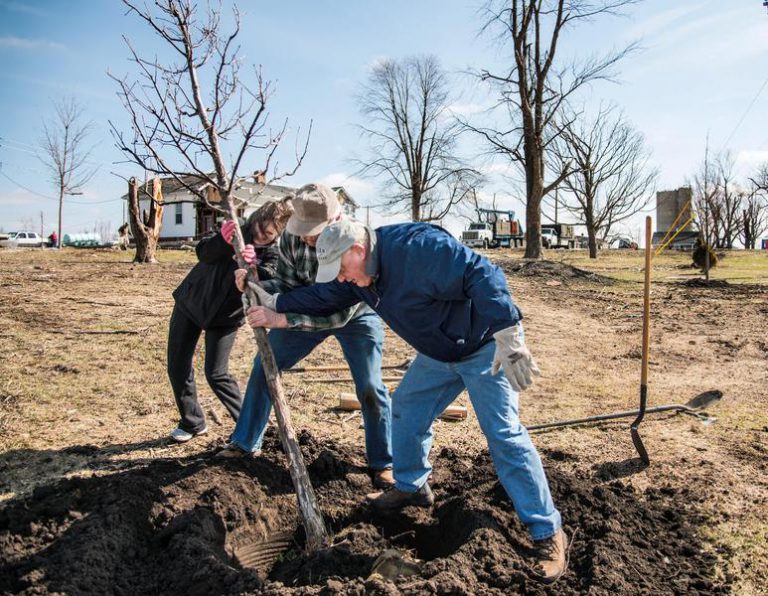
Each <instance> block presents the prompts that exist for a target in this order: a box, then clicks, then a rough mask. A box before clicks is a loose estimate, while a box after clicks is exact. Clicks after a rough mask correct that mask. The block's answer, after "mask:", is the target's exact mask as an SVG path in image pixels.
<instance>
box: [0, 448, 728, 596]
mask: <svg viewBox="0 0 768 596" xmlns="http://www.w3.org/2000/svg"><path fill="white" fill-rule="evenodd" d="M300 439H301V440H300V442H301V444H302V449H303V450H304V453H305V457H306V458H307V463H308V466H309V470H310V475H311V476H312V481H313V483H314V485H315V487H316V489H317V494H318V499H319V502H320V505H321V508H322V510H323V514H324V516H325V519H326V522H327V523H328V525H329V527H330V528H331V530H332V531H333V533H334V534H335V545H334V547H333V548H330V549H325V550H322V551H319V552H315V553H310V554H307V553H304V552H302V545H301V541H302V537H301V536H302V532H301V530H300V527H299V524H298V518H297V508H296V500H295V496H294V494H293V488H292V485H291V481H290V477H289V475H288V473H287V471H286V470H285V460H284V457H283V455H282V453H281V452H280V449H279V443H278V441H277V439H276V437H275V436H274V434H273V433H270V434H269V435H268V439H267V442H266V448H265V457H263V458H259V459H256V460H249V461H239V462H225V463H220V462H219V461H218V460H214V459H208V458H202V459H196V460H195V459H191V460H187V461H184V460H181V461H179V460H159V461H155V462H152V463H150V464H149V465H146V466H144V467H141V468H138V469H132V470H128V471H122V472H119V473H116V474H112V475H110V476H100V477H91V478H81V479H72V480H65V481H62V482H59V483H57V484H54V485H51V486H47V487H43V488H40V489H38V490H37V491H35V493H34V494H33V495H31V496H30V497H29V498H26V499H23V500H18V501H15V502H12V503H10V504H8V505H6V506H5V507H4V508H3V509H2V510H0V561H2V562H0V592H4V593H28V594H31V593H50V592H67V593H74V594H78V593H118V594H123V593H125V594H127V593H159V592H172V591H173V592H187V593H192V594H229V593H244V592H245V593H262V594H318V593H321V592H323V593H347V594H363V593H366V592H368V593H376V592H377V591H379V592H381V593H383V591H386V590H389V589H393V588H394V587H395V586H397V587H398V589H400V590H401V591H403V592H405V593H414V594H415V593H430V592H431V593H439V594H440V593H442V594H448V593H451V594H462V593H464V594H479V593H483V594H503V593H510V592H512V591H520V592H525V593H532V594H539V593H542V594H543V593H546V591H545V589H544V588H543V587H542V586H541V585H540V584H538V583H536V582H534V581H532V580H531V579H530V578H529V575H528V572H527V566H528V564H529V563H530V558H529V555H530V553H529V550H528V549H529V548H530V542H529V540H528V538H527V535H526V532H525V528H523V527H522V525H521V524H520V523H519V522H518V521H517V518H516V516H515V513H514V510H513V508H512V506H511V504H510V502H509V500H508V499H507V497H506V495H505V494H504V492H503V490H502V489H501V488H500V486H499V485H498V482H497V481H496V477H495V474H494V472H493V466H492V464H491V461H490V458H489V457H488V456H487V455H480V456H478V457H468V456H464V455H460V454H458V453H456V452H454V451H452V450H449V449H444V450H443V451H442V452H440V453H436V454H435V457H434V461H433V463H434V466H435V479H434V483H433V487H434V490H435V494H436V498H437V501H436V504H435V507H434V508H433V509H431V510H428V509H417V508H408V509H406V510H405V511H403V512H402V514H386V515H384V514H376V513H374V512H373V511H371V510H370V509H369V508H368V507H366V506H364V505H362V500H363V496H364V494H365V493H366V492H369V491H370V490H371V486H370V482H369V480H368V478H367V476H366V475H365V469H364V468H363V467H362V466H361V465H360V464H359V463H355V462H360V461H361V460H362V457H361V453H360V452H357V451H350V450H349V449H346V448H342V447H339V446H337V445H335V444H334V443H332V442H329V441H318V440H316V439H314V438H313V437H312V436H311V435H309V434H306V433H303V434H302V435H301V437H300ZM544 461H545V464H546V465H547V466H548V475H549V478H550V484H551V487H552V492H553V494H554V497H555V503H556V504H557V506H558V508H559V509H560V511H561V513H562V514H563V518H564V520H565V523H566V527H567V528H568V529H569V531H571V532H573V531H574V530H576V539H575V541H574V545H573V548H572V551H571V568H570V570H569V572H568V573H567V574H566V576H565V577H564V578H563V579H562V580H561V581H560V582H559V583H558V584H557V585H556V591H557V592H558V593H565V594H576V593H583V592H587V591H588V592H592V593H598V594H607V593H609V592H611V593H618V594H636V593H639V592H641V593H642V592H646V593H659V594H665V593H666V594H671V593H722V592H727V591H728V587H727V585H724V584H723V583H720V582H719V581H717V580H716V579H715V577H716V575H715V566H716V562H717V558H716V555H715V554H714V553H713V552H711V549H710V548H708V546H707V545H706V544H705V543H704V542H703V540H702V538H701V534H700V532H699V528H700V527H701V526H702V525H703V524H704V523H706V521H707V520H706V519H705V518H704V517H703V516H702V514H701V513H700V511H699V509H698V507H699V500H700V499H701V498H703V497H701V496H699V495H696V494H693V493H689V492H688V491H687V490H685V489H673V488H671V487H659V488H654V489H650V490H648V491H646V492H644V493H642V494H641V493H638V492H637V491H635V490H634V489H632V488H631V487H630V486H629V485H627V484H625V483H623V482H621V481H611V482H607V483H606V482H603V481H601V480H599V479H597V478H589V477H585V478H574V477H572V476H569V475H566V474H565V473H563V472H561V471H560V470H559V469H558V467H557V466H558V465H562V464H559V463H558V462H557V461H553V460H552V459H550V458H547V456H546V454H544ZM585 474H586V473H585ZM284 533H288V534H289V535H291V536H293V537H294V544H292V545H291V546H289V547H288V548H287V549H286V550H285V551H284V552H281V553H279V556H278V557H277V559H276V560H275V561H274V562H273V563H272V564H271V567H270V568H269V569H268V570H267V569H263V570H256V569H247V568H246V569H244V568H241V567H240V566H239V565H238V564H237V562H236V561H235V558H234V556H233V553H234V551H235V549H237V548H238V547H240V546H242V545H244V544H250V543H253V542H259V541H263V540H268V539H270V538H271V537H274V536H276V535H280V534H284ZM388 548H398V549H401V550H410V551H411V553H412V555H413V556H414V557H417V558H420V559H423V560H424V563H423V565H422V567H421V569H420V571H419V573H418V574H417V575H415V576H410V577H403V578H400V579H398V580H396V581H395V584H394V586H393V585H392V584H390V587H389V588H387V587H386V585H385V584H383V583H382V582H381V581H379V580H375V579H371V580H367V579H366V578H367V577H368V575H369V574H370V571H371V566H372V564H373V562H374V561H375V560H376V558H377V557H378V556H379V554H381V553H382V552H383V551H384V550H385V549H388Z"/></svg>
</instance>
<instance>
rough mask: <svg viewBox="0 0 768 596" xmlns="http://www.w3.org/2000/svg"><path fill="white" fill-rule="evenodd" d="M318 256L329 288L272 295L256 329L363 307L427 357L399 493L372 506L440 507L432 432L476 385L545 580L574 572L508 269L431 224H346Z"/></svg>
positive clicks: (397, 448) (495, 452) (396, 438)
mask: <svg viewBox="0 0 768 596" xmlns="http://www.w3.org/2000/svg"><path fill="white" fill-rule="evenodd" d="M317 257H318V262H319V268H318V272H317V282H318V285H314V286H312V287H308V288H301V289H297V290H293V291H291V292H288V293H287V294H268V293H267V292H263V291H262V292H260V296H261V299H262V300H261V302H262V305H263V306H260V307H253V308H251V309H249V312H248V322H249V323H250V324H251V326H252V327H273V326H280V321H281V319H282V318H283V316H284V315H282V314H280V313H304V314H311V315H315V316H325V315H327V314H329V313H332V312H335V311H338V310H340V309H342V308H346V307H348V306H350V305H352V304H356V303H358V302H360V301H363V302H365V303H367V304H368V305H369V306H370V307H371V308H372V309H373V310H375V311H376V312H377V313H378V314H379V315H380V316H381V318H382V319H383V320H384V321H385V322H386V323H387V324H389V326H390V327H391V328H392V330H393V331H394V332H395V333H397V334H398V335H399V336H400V337H402V338H403V339H404V340H405V341H407V342H408V343H409V344H411V345H412V346H413V347H414V348H416V350H418V352H419V353H418V355H417V357H416V359H415V360H414V361H413V363H412V364H411V366H410V368H409V369H408V372H407V373H406V375H405V377H404V378H403V380H402V382H401V383H400V386H399V387H398V389H397V391H396V393H395V395H394V396H393V398H392V418H393V425H392V448H393V464H394V478H395V483H396V484H395V487H394V488H392V489H389V490H387V491H385V492H380V493H374V494H371V495H368V499H369V500H370V502H371V505H372V506H373V507H376V508H379V509H399V508H401V507H404V506H406V505H417V506H429V505H431V504H432V503H433V502H434V497H433V495H432V491H431V490H430V488H429V484H428V483H427V480H428V478H429V475H430V472H431V470H432V467H431V465H430V463H429V450H430V448H431V446H432V423H433V422H434V420H435V418H437V416H439V415H440V413H441V412H442V411H443V410H444V409H445V408H446V407H447V406H448V405H449V404H450V403H451V402H452V401H453V400H454V399H455V398H456V397H457V396H458V395H459V393H460V392H461V391H462V390H463V389H465V388H466V389H467V391H468V393H469V397H470V399H471V401H472V405H473V407H474V410H475V413H476V415H477V419H478V422H479V423H480V428H481V429H482V431H483V434H485V436H486V439H487V440H488V448H489V451H490V453H491V457H492V458H493V461H494V464H495V466H496V471H497V473H498V475H499V480H500V481H501V484H502V485H503V486H504V488H505V489H506V491H507V494H508V495H509V497H510V498H511V499H512V502H513V503H514V506H515V511H517V513H518V515H519V516H520V519H521V520H522V521H523V523H525V524H526V526H527V527H528V530H529V532H530V534H531V537H532V538H533V540H534V541H535V544H536V545H537V546H538V547H539V548H538V549H537V552H538V556H537V562H538V565H537V567H536V569H537V572H538V575H539V577H540V579H541V580H542V581H544V582H546V583H551V582H554V581H555V580H556V579H557V578H559V577H560V576H561V575H562V574H563V572H564V571H565V568H566V551H567V537H566V535H565V533H564V532H563V530H562V528H561V519H560V513H559V512H558V511H557V509H556V508H555V505H554V503H553V502H552V496H551V494H550V491H549V485H548V483H547V479H546V476H545V474H544V468H543V467H542V464H541V459H540V458H539V455H538V453H537V451H536V448H535V447H534V446H533V443H532V442H531V439H530V437H529V436H528V432H527V431H526V429H525V427H523V425H522V424H521V423H520V419H519V417H518V392H519V391H521V390H523V389H526V388H527V387H528V386H529V385H530V384H531V382H532V376H533V375H537V374H539V370H538V368H537V366H536V363H535V361H534V360H533V357H532V356H531V353H530V351H529V350H528V348H527V347H526V346H525V340H524V335H523V329H522V325H521V324H520V321H521V319H522V315H521V313H520V311H519V310H518V308H517V307H516V306H515V304H514V303H513V302H512V298H511V297H510V295H509V291H508V290H507V284H506V279H505V278H504V274H503V272H502V271H501V270H500V269H499V268H498V267H496V266H495V265H493V264H492V263H490V261H488V260H487V259H486V258H484V257H482V256H480V255H478V254H477V253H475V252H473V251H472V250H470V249H468V248H467V247H466V246H464V245H462V244H460V243H459V242H457V241H456V240H455V239H454V238H453V237H452V236H451V235H450V234H448V233H447V232H446V231H445V230H442V229H441V228H438V227H435V226H431V225H427V224H399V225H393V226H385V227H381V228H378V229H376V230H372V229H371V228H368V227H366V226H364V225H363V224H360V223H358V222H353V221H342V222H338V223H335V224H333V225H331V226H329V227H328V228H326V230H325V231H324V232H323V233H322V234H321V235H320V237H319V239H318V241H317ZM323 282H327V283H323ZM501 370H503V373H504V374H501V372H500V371H501Z"/></svg>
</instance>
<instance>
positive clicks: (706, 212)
mask: <svg viewBox="0 0 768 596" xmlns="http://www.w3.org/2000/svg"><path fill="white" fill-rule="evenodd" d="M704 249H705V254H704V279H705V281H706V282H707V284H709V131H707V144H706V146H705V148H704Z"/></svg>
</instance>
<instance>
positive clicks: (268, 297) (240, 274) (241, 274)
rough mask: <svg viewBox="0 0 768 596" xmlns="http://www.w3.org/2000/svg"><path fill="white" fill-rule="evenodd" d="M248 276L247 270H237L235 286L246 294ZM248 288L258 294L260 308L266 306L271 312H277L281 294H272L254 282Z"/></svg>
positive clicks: (249, 283) (250, 282)
mask: <svg viewBox="0 0 768 596" xmlns="http://www.w3.org/2000/svg"><path fill="white" fill-rule="evenodd" d="M247 276H248V271H247V270H245V269H236V270H235V285H236V286H237V289H238V290H240V291H241V292H245V283H246V278H247ZM248 287H250V288H251V289H252V290H253V291H254V292H256V295H257V296H258V297H259V305H260V306H266V307H267V308H268V309H270V310H276V306H277V297H278V296H279V295H280V294H270V293H269V292H267V291H266V290H265V289H264V288H262V287H261V286H260V285H259V284H257V283H254V282H252V281H249V282H248Z"/></svg>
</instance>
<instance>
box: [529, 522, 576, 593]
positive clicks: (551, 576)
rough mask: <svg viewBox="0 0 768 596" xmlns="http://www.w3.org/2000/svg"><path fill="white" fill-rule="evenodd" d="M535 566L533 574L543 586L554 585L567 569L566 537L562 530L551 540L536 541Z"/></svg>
mask: <svg viewBox="0 0 768 596" xmlns="http://www.w3.org/2000/svg"><path fill="white" fill-rule="evenodd" d="M533 545H534V548H535V549H536V565H535V567H534V569H533V572H534V574H535V576H536V579H538V580H539V581H540V582H541V583H543V584H552V583H555V582H556V581H557V580H558V579H560V577H561V576H562V575H563V573H565V570H566V569H568V536H566V535H565V532H563V530H562V528H561V529H559V530H558V531H557V533H556V534H555V535H554V536H552V537H551V538H547V539H546V540H536V541H535V542H534V543H533Z"/></svg>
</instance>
